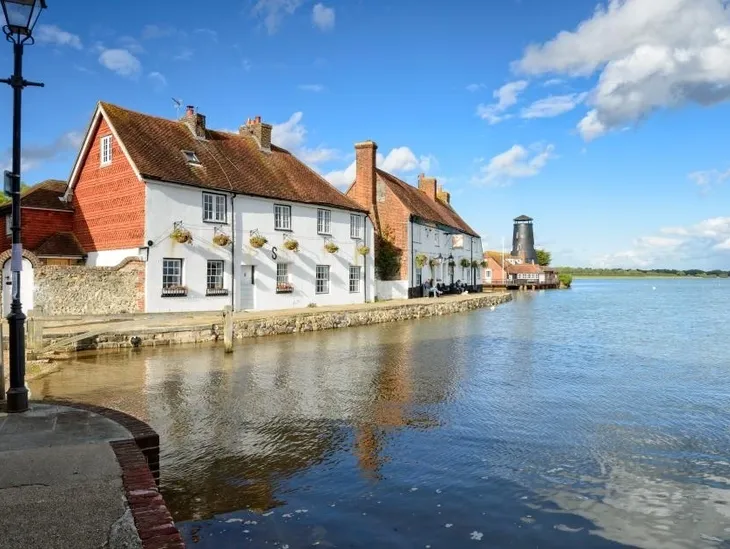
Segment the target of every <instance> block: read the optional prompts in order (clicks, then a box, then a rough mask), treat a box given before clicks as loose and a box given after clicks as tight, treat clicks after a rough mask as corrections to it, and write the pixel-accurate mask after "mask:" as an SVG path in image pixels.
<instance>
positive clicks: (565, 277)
mask: <svg viewBox="0 0 730 549" xmlns="http://www.w3.org/2000/svg"><path fill="white" fill-rule="evenodd" d="M558 280H559V281H560V285H561V286H563V287H565V288H570V285H571V284H572V283H573V275H572V274H568V273H560V274H558Z"/></svg>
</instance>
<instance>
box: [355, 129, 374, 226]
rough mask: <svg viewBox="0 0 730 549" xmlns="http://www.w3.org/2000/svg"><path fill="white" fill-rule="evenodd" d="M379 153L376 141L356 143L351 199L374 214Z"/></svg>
mask: <svg viewBox="0 0 730 549" xmlns="http://www.w3.org/2000/svg"><path fill="white" fill-rule="evenodd" d="M377 151H378V145H377V144H376V143H375V141H363V142H361V143H355V185H354V186H353V187H352V191H351V193H350V198H352V199H353V200H354V201H355V202H357V203H358V204H360V206H362V207H363V208H367V209H368V210H369V211H371V212H373V213H374V212H375V202H376V197H377V188H376V185H377V177H376V175H375V162H376V153H377Z"/></svg>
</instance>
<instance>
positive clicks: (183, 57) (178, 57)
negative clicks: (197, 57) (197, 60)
mask: <svg viewBox="0 0 730 549" xmlns="http://www.w3.org/2000/svg"><path fill="white" fill-rule="evenodd" d="M172 58H173V59H174V60H175V61H190V60H191V59H192V58H193V50H191V49H190V48H183V49H181V50H180V52H179V53H177V54H175V55H174V56H173V57H172Z"/></svg>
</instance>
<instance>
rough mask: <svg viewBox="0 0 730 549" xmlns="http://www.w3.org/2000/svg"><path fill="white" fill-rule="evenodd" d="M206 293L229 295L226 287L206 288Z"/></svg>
mask: <svg viewBox="0 0 730 549" xmlns="http://www.w3.org/2000/svg"><path fill="white" fill-rule="evenodd" d="M205 295H228V290H226V289H225V288H208V289H207V290H205Z"/></svg>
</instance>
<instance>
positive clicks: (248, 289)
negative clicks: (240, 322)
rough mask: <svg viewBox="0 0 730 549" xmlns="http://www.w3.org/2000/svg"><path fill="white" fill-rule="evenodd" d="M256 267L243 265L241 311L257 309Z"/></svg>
mask: <svg viewBox="0 0 730 549" xmlns="http://www.w3.org/2000/svg"><path fill="white" fill-rule="evenodd" d="M255 290H256V267H255V266H254V265H241V309H243V310H247V311H250V310H252V309H255V308H256V302H255V298H256V295H255V294H256V292H255Z"/></svg>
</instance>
